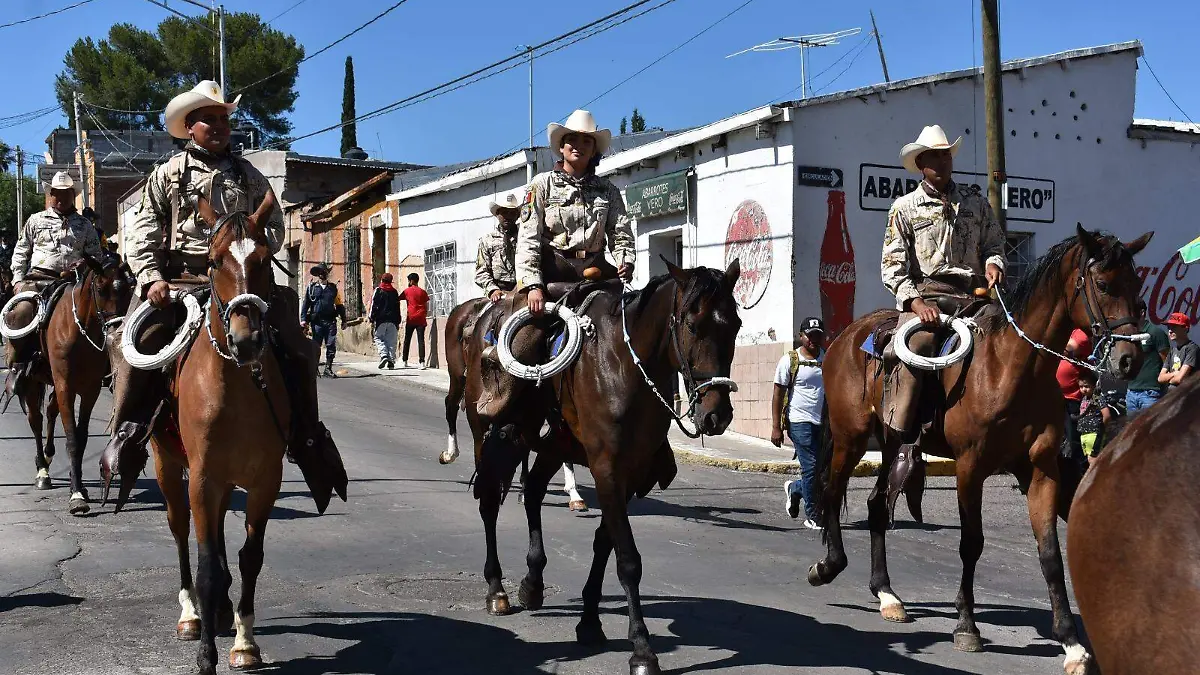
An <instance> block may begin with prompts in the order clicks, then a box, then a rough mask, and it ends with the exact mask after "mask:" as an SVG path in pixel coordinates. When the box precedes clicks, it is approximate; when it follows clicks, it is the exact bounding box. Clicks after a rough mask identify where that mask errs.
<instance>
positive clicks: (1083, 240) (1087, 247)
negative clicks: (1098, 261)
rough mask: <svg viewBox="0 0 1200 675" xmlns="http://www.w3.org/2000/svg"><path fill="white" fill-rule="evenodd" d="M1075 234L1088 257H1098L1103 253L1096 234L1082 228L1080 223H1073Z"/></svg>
mask: <svg viewBox="0 0 1200 675" xmlns="http://www.w3.org/2000/svg"><path fill="white" fill-rule="evenodd" d="M1075 235H1076V236H1077V237H1078V238H1079V245H1080V246H1082V247H1083V250H1084V252H1086V253H1087V257H1088V258H1093V259H1095V258H1099V257H1100V256H1101V255H1103V254H1104V247H1103V246H1102V245H1101V244H1100V241H1099V240H1098V239H1097V238H1096V235H1094V234H1092V233H1091V232H1088V231H1087V230H1085V229H1083V225H1082V224H1081V223H1076V224H1075Z"/></svg>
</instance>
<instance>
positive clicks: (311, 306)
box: [300, 265, 346, 377]
mask: <svg viewBox="0 0 1200 675" xmlns="http://www.w3.org/2000/svg"><path fill="white" fill-rule="evenodd" d="M309 273H310V274H312V276H313V281H312V283H310V284H309V285H308V290H307V291H306V292H305V293H304V304H303V305H302V306H301V307H300V316H301V317H302V320H301V322H300V325H301V326H305V327H307V328H309V329H310V330H311V331H312V340H313V343H314V344H315V345H316V348H317V363H318V365H319V364H320V358H321V347H322V346H324V347H325V370H324V371H323V372H322V373H321V376H322V377H337V375H335V374H334V372H333V357H334V355H335V354H337V320H338V319H339V318H340V319H341V320H342V328H345V327H346V307H345V305H343V304H342V296H341V294H340V293H339V292H338V288H337V285H336V284H332V283H330V282H329V268H328V267H325V266H324V265H314V266H313V268H312V269H311V270H309Z"/></svg>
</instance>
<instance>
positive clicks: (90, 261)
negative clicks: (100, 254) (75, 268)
mask: <svg viewBox="0 0 1200 675" xmlns="http://www.w3.org/2000/svg"><path fill="white" fill-rule="evenodd" d="M83 262H84V264H86V265H87V266H88V269H90V270H92V271H93V272H95V273H96V274H104V267H103V266H102V265H101V264H100V261H98V260H96V259H95V258H93V257H92V256H90V255H88V254H87V253H84V254H83Z"/></svg>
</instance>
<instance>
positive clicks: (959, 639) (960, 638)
mask: <svg viewBox="0 0 1200 675" xmlns="http://www.w3.org/2000/svg"><path fill="white" fill-rule="evenodd" d="M954 648H955V649H957V650H958V651H960V652H981V651H983V640H981V639H980V637H979V635H977V634H975V633H955V634H954Z"/></svg>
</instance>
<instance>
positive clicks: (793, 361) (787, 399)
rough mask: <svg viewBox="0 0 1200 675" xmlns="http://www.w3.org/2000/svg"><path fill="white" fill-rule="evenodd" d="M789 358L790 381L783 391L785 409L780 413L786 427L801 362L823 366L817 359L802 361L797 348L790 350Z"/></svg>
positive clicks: (816, 366) (782, 422)
mask: <svg viewBox="0 0 1200 675" xmlns="http://www.w3.org/2000/svg"><path fill="white" fill-rule="evenodd" d="M788 358H789V359H790V363H789V364H788V383H787V389H785V390H784V392H783V409H782V411H780V413H779V414H780V422H781V424H782V426H783V428H784V429H787V426H788V408H789V404H790V403H791V401H792V392H793V390H795V388H796V375H797V374H798V373H799V372H800V364H801V363H803V364H804V365H806V366H811V367H813V368H820V367H821V362H820V361H818V360H815V359H804V360H803V361H801V360H800V352H799V351H798V350H795V349H793V350H791V351H789V352H788Z"/></svg>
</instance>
